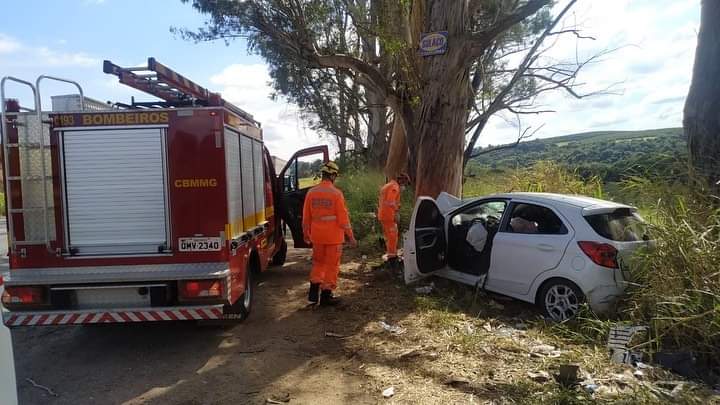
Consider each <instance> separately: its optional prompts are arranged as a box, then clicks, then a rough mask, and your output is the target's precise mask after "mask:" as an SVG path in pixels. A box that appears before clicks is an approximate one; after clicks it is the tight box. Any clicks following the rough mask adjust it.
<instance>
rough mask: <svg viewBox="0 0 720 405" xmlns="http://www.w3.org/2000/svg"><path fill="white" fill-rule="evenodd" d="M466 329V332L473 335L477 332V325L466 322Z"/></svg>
mask: <svg viewBox="0 0 720 405" xmlns="http://www.w3.org/2000/svg"><path fill="white" fill-rule="evenodd" d="M464 329H465V330H464V332H465V334H466V335H468V336H472V335H474V334H475V326H473V324H471V323H466V324H465V328H464Z"/></svg>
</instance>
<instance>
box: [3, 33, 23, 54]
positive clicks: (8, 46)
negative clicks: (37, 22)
mask: <svg viewBox="0 0 720 405" xmlns="http://www.w3.org/2000/svg"><path fill="white" fill-rule="evenodd" d="M18 49H20V42H18V41H16V40H15V39H13V38H10V37H8V36H6V35H2V34H0V54H4V53H13V52H15V51H17V50H18Z"/></svg>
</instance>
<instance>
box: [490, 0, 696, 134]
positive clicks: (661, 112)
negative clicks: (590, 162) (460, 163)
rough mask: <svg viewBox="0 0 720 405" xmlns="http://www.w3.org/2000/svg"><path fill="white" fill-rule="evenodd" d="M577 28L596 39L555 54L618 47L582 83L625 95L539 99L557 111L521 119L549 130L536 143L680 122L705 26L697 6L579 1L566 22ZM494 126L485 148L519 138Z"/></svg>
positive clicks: (563, 45) (664, 0)
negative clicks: (700, 32) (699, 33)
mask: <svg viewBox="0 0 720 405" xmlns="http://www.w3.org/2000/svg"><path fill="white" fill-rule="evenodd" d="M560 5H563V4H560ZM576 23H577V24H579V25H580V27H581V29H582V31H583V33H585V34H588V35H591V36H593V37H595V38H597V40H596V41H583V42H579V43H578V42H576V40H575V39H574V38H571V36H567V37H566V38H564V39H562V40H560V41H558V43H557V44H556V46H555V47H553V48H552V49H551V50H550V53H549V54H550V56H552V57H553V58H555V59H558V60H573V59H574V58H575V52H576V50H577V51H578V52H579V53H580V56H581V57H582V56H583V55H585V56H589V55H592V54H595V53H597V52H599V51H602V50H606V49H615V48H619V49H618V50H617V51H615V52H613V53H611V54H610V55H608V56H606V57H604V58H603V61H602V62H600V63H597V64H594V65H592V66H588V67H587V68H586V69H585V70H584V71H583V72H581V74H580V76H579V80H578V81H579V82H582V83H584V84H585V85H584V86H583V89H582V90H583V92H591V91H594V90H599V89H603V88H606V87H607V86H608V85H610V84H614V83H617V85H616V86H615V87H614V90H615V92H619V93H620V94H619V95H601V96H596V97H591V98H588V99H585V100H575V99H573V98H572V97H569V96H567V95H565V94H560V93H552V94H546V95H544V96H542V97H540V99H539V100H538V102H539V103H541V104H542V105H543V107H544V108H548V109H552V110H555V111H557V112H556V113H551V114H544V115H541V116H525V117H523V120H524V121H523V122H524V124H525V125H530V126H533V127H534V128H537V127H538V126H540V125H541V124H545V126H544V127H543V129H542V130H540V131H539V132H538V134H537V137H548V136H559V135H565V134H570V133H577V132H584V131H596V130H621V129H628V130H633V129H648V128H660V127H671V126H680V125H681V124H682V109H683V104H684V100H685V96H686V94H687V91H688V88H689V85H690V80H691V77H692V65H693V59H694V54H695V47H696V40H697V31H698V27H699V23H700V1H699V0H683V1H675V0H613V1H597V0H581V1H579V2H578V4H577V6H576V8H575V10H574V15H571V16H568V19H567V22H566V24H567V25H574V24H576ZM576 46H577V47H576ZM491 124H492V125H490V126H488V130H486V133H485V134H483V139H481V141H480V144H482V145H484V144H498V143H503V142H510V141H512V140H513V139H514V137H516V136H517V130H516V129H513V128H509V127H507V126H505V125H503V124H504V122H503V120H502V117H494V118H493V119H492V121H491Z"/></svg>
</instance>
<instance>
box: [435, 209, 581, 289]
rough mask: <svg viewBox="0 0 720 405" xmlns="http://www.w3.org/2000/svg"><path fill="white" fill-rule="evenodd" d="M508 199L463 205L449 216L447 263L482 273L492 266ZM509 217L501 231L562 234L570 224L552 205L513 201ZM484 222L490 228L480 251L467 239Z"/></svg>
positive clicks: (453, 266)
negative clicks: (497, 237)
mask: <svg viewBox="0 0 720 405" xmlns="http://www.w3.org/2000/svg"><path fill="white" fill-rule="evenodd" d="M506 207H507V202H506V201H499V200H496V201H485V202H482V203H480V204H477V205H473V206H470V207H467V208H465V209H463V210H462V211H461V212H458V213H456V214H454V215H453V216H452V217H451V218H450V225H449V229H448V265H449V266H450V267H451V268H453V269H454V270H457V271H460V272H463V273H468V274H473V275H482V274H485V273H487V272H488V270H489V269H490V253H491V251H492V246H493V240H494V238H495V235H496V234H497V233H498V231H500V226H501V222H502V218H503V214H504V212H505V209H506ZM511 209H512V213H511V214H510V217H509V220H508V221H507V223H506V224H505V225H504V228H503V230H502V232H508V233H521V234H539V235H562V234H566V233H567V232H568V231H567V228H566V227H565V225H564V224H563V222H562V220H560V218H559V217H558V216H557V215H556V214H555V213H554V212H553V211H552V210H551V209H549V208H546V207H541V206H539V205H533V204H522V203H520V204H517V203H516V204H513V205H512V207H511ZM477 224H480V225H482V226H483V227H484V228H485V230H486V231H487V238H486V241H485V245H484V247H483V248H482V250H481V251H478V250H477V249H476V247H473V246H472V245H471V244H470V243H469V242H468V240H467V236H468V232H469V231H470V229H471V228H472V227H473V226H475V225H477Z"/></svg>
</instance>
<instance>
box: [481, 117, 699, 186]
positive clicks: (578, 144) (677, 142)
mask: <svg viewBox="0 0 720 405" xmlns="http://www.w3.org/2000/svg"><path fill="white" fill-rule="evenodd" d="M488 148H492V146H489V147H488ZM479 150H482V149H479ZM686 159H687V143H686V141H685V138H684V136H683V131H682V128H663V129H650V130H643V131H597V132H585V133H580V134H572V135H565V136H558V137H553V138H543V139H534V140H531V141H527V142H522V143H521V144H519V145H518V146H516V147H514V148H511V149H504V150H499V151H495V152H490V153H487V154H485V155H481V156H478V157H477V158H475V159H473V160H472V161H471V162H470V163H469V164H468V171H469V172H473V171H478V170H488V169H489V170H499V171H502V170H507V169H514V168H517V167H526V166H530V165H532V164H533V163H535V162H537V161H539V160H552V161H556V162H559V163H560V164H563V165H565V166H567V167H569V168H571V169H575V170H578V172H579V173H580V174H581V175H583V176H587V177H589V176H599V177H601V178H603V179H604V180H605V181H618V180H620V179H621V178H622V177H623V176H624V175H629V174H648V173H650V174H658V175H670V176H672V175H674V174H675V173H677V172H679V170H682V166H683V162H684V161H685V160H686Z"/></svg>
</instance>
